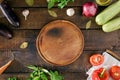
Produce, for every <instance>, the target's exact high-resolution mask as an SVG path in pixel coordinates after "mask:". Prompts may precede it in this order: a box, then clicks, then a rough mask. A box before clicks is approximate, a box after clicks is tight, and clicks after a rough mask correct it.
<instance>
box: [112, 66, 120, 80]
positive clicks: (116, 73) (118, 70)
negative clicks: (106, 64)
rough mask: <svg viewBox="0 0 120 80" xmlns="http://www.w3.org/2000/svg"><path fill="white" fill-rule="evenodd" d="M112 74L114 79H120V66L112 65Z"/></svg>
mask: <svg viewBox="0 0 120 80" xmlns="http://www.w3.org/2000/svg"><path fill="white" fill-rule="evenodd" d="M110 76H111V77H112V78H113V79H114V80H120V66H112V67H111V68H110Z"/></svg>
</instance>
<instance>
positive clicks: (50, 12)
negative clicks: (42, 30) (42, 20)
mask: <svg viewBox="0 0 120 80" xmlns="http://www.w3.org/2000/svg"><path fill="white" fill-rule="evenodd" d="M48 13H49V15H51V16H52V17H57V14H56V12H55V11H52V10H48Z"/></svg>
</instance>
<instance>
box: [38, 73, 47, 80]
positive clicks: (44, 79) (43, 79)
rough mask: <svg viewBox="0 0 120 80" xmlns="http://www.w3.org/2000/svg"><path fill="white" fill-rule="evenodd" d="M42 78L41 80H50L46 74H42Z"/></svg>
mask: <svg viewBox="0 0 120 80" xmlns="http://www.w3.org/2000/svg"><path fill="white" fill-rule="evenodd" d="M40 77H41V80H48V78H47V76H46V75H45V73H42V74H41V75H40Z"/></svg>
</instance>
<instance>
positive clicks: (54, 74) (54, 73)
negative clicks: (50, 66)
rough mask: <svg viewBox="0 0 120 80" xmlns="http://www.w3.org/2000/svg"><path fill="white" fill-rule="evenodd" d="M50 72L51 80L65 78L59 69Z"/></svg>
mask: <svg viewBox="0 0 120 80" xmlns="http://www.w3.org/2000/svg"><path fill="white" fill-rule="evenodd" d="M50 74H51V75H50V79H51V80H63V77H62V76H60V75H59V74H58V72H57V71H55V72H53V71H50Z"/></svg>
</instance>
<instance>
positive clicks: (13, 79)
mask: <svg viewBox="0 0 120 80" xmlns="http://www.w3.org/2000/svg"><path fill="white" fill-rule="evenodd" d="M7 80H17V78H16V77H13V78H8V79H7Z"/></svg>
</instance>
